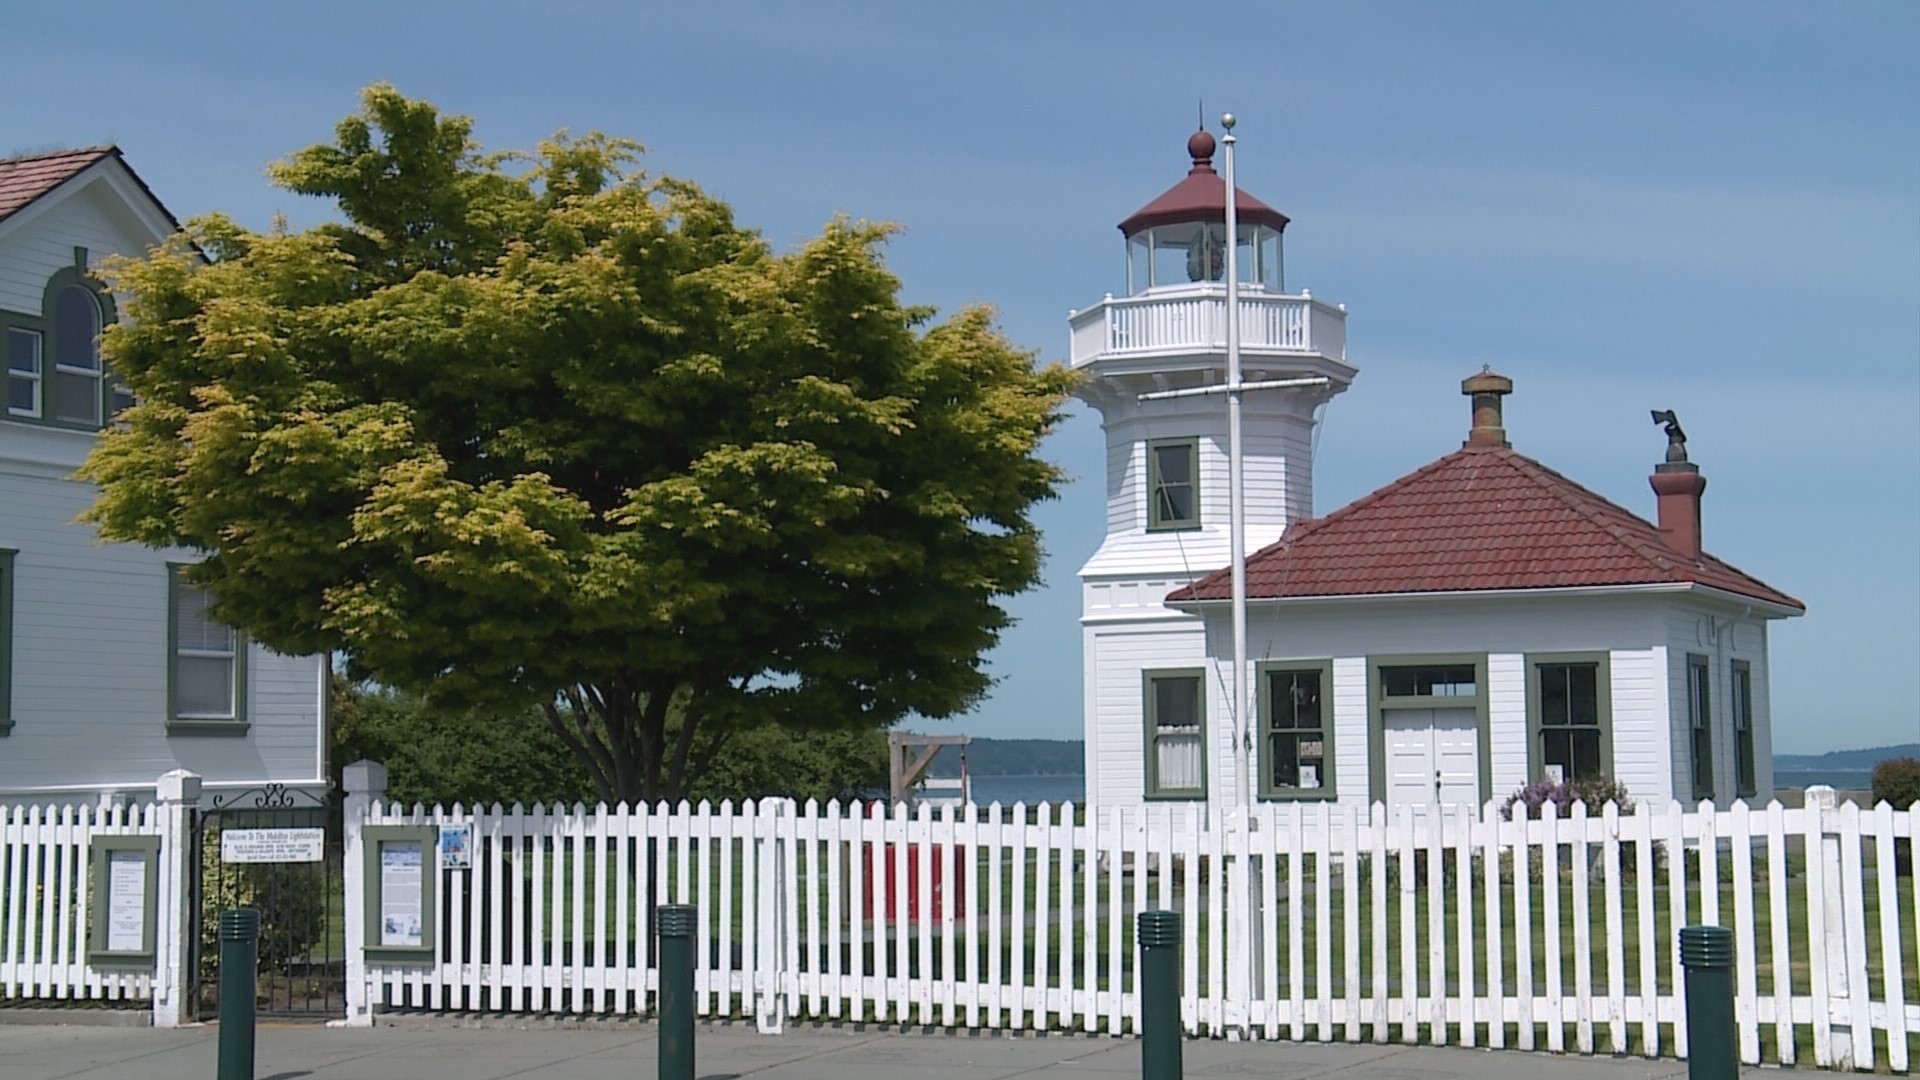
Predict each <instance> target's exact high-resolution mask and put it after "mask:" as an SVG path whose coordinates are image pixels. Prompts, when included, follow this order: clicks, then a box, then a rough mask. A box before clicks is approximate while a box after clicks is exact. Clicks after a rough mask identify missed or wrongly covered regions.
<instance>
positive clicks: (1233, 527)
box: [1220, 113, 1265, 1038]
mask: <svg viewBox="0 0 1920 1080" xmlns="http://www.w3.org/2000/svg"><path fill="white" fill-rule="evenodd" d="M1220 126H1221V127H1222V128H1224V129H1225V134H1224V135H1223V136H1222V138H1221V140H1220V141H1221V142H1223V143H1225V144H1226V166H1227V175H1226V183H1227V201H1226V212H1227V484H1228V487H1229V488H1230V489H1231V491H1230V497H1229V499H1228V511H1227V512H1228V514H1229V516H1230V524H1229V526H1228V528H1229V531H1230V533H1231V539H1230V545H1231V547H1232V559H1233V722H1234V733H1233V773H1234V794H1235V797H1236V802H1237V803H1238V805H1237V806H1236V807H1235V810H1234V811H1229V812H1228V814H1227V815H1226V817H1227V819H1228V821H1227V822H1225V823H1223V824H1227V827H1228V834H1229V835H1233V834H1235V833H1239V834H1240V835H1242V836H1245V835H1246V832H1247V831H1249V830H1251V829H1252V828H1253V770H1252V768H1251V767H1250V765H1249V763H1248V761H1247V758H1248V751H1249V749H1250V748H1251V746H1252V741H1251V740H1252V726H1251V710H1249V709H1248V708H1247V681H1248V680H1247V508H1246V478H1245V477H1244V476H1243V475H1242V470H1243V467H1244V465H1245V462H1244V461H1243V460H1242V459H1243V457H1244V454H1243V452H1242V449H1241V445H1240V402H1241V398H1242V397H1243V396H1244V392H1245V390H1246V385H1245V384H1244V383H1243V382H1241V380H1240V208H1239V203H1240V189H1239V188H1238V187H1236V186H1234V182H1233V145H1234V141H1235V140H1234V137H1233V114H1232V113H1227V114H1226V115H1225V116H1222V117H1221V118H1220ZM1235 811H1237V812H1235ZM1236 819H1237V820H1236ZM1246 850H1251V847H1249V848H1247V849H1246ZM1228 873H1229V874H1230V875H1231V877H1230V881H1231V892H1230V893H1229V900H1228V902H1229V904H1231V905H1232V909H1233V914H1232V916H1231V917H1229V919H1228V923H1229V924H1230V926H1231V928H1232V931H1233V940H1234V941H1236V942H1240V943H1241V944H1240V946H1239V947H1238V948H1236V949H1234V957H1233V965H1232V967H1231V969H1230V972H1229V976H1228V984H1229V985H1228V989H1229V991H1230V999H1231V1000H1232V1001H1233V1002H1235V1003H1237V1004H1238V1008H1237V1009H1236V1012H1237V1013H1238V1015H1235V1016H1231V1017H1229V1018H1228V1021H1227V1023H1228V1027H1229V1030H1230V1032H1231V1033H1232V1034H1233V1035H1238V1036H1239V1037H1240V1038H1252V1036H1253V1021H1252V1016H1251V1008H1250V1006H1251V1004H1252V1002H1253V994H1254V990H1253V983H1254V979H1255V978H1256V976H1257V971H1256V964H1258V963H1259V961H1257V960H1256V959H1255V956H1256V954H1257V953H1260V952H1262V951H1264V948H1265V944H1264V943H1263V942H1261V941H1260V940H1259V930H1258V929H1257V927H1259V926H1260V917H1259V915H1258V914H1257V913H1256V912H1255V910H1254V909H1255V907H1256V906H1257V903H1258V901H1257V900H1256V899H1255V897H1254V889H1253V867H1252V866H1250V865H1248V864H1247V862H1246V861H1244V860H1243V861H1241V862H1240V863H1239V864H1238V865H1235V866H1234V867H1233V868H1232V869H1231V870H1229V871H1228ZM1229 1037H1232V1035H1230V1036H1229Z"/></svg>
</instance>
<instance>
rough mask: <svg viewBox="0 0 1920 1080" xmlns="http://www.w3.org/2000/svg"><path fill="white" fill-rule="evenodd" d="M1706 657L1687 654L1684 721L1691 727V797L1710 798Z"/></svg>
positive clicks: (1710, 707)
mask: <svg viewBox="0 0 1920 1080" xmlns="http://www.w3.org/2000/svg"><path fill="white" fill-rule="evenodd" d="M1708 677H1709V671H1708V668H1707V658H1706V657H1704V656H1694V655H1691V654H1690V655H1688V657H1687V725H1688V727H1689V728H1690V729H1691V731H1692V738H1691V739H1689V740H1688V743H1689V746H1688V752H1689V755H1690V757H1691V759H1692V764H1693V797H1694V798H1696V799H1711V798H1713V695H1712V690H1711V688H1710V687H1709V686H1708Z"/></svg>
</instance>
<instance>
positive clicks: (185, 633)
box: [167, 566, 246, 730]
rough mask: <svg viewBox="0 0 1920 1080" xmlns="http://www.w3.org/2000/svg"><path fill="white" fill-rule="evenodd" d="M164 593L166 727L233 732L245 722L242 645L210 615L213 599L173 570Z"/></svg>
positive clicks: (234, 633) (233, 631)
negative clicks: (220, 728) (175, 724)
mask: <svg viewBox="0 0 1920 1080" xmlns="http://www.w3.org/2000/svg"><path fill="white" fill-rule="evenodd" d="M171 569H172V571H173V580H172V582H171V586H170V589H169V592H168V598H167V600H168V607H169V610H168V613H167V616H168V631H169V639H170V640H169V647H170V650H171V655H170V656H169V657H168V670H167V691H168V693H167V697H168V702H169V708H168V712H169V716H168V721H169V723H172V722H174V721H188V722H193V723H211V724H215V725H220V726H232V727H234V728H235V729H236V730H243V729H244V727H245V721H246V708H245V700H246V697H245V695H246V667H245V665H246V641H245V639H244V638H243V637H242V636H241V634H240V632H239V631H238V630H236V629H234V628H233V627H231V626H227V625H225V624H223V623H221V622H219V621H217V620H215V619H214V618H213V617H212V615H211V614H210V610H211V608H212V597H211V595H209V594H208V593H207V591H206V590H205V589H202V588H200V587H198V586H196V585H194V584H192V583H191V582H189V581H187V580H186V570H187V568H186V567H182V566H175V567H172V568H171Z"/></svg>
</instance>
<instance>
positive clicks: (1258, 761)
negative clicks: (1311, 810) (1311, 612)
mask: <svg viewBox="0 0 1920 1080" xmlns="http://www.w3.org/2000/svg"><path fill="white" fill-rule="evenodd" d="M1253 671H1254V675H1253V677H1254V680H1255V685H1256V686H1257V687H1258V688H1259V689H1258V694H1259V698H1258V705H1257V708H1258V711H1257V712H1256V713H1255V714H1254V715H1256V716H1257V717H1258V718H1259V723H1260V730H1259V732H1258V734H1257V735H1255V737H1254V748H1253V750H1254V768H1255V769H1257V770H1258V775H1257V776H1256V777H1255V780H1254V790H1255V791H1256V792H1257V793H1258V794H1259V796H1260V798H1261V799H1262V800H1263V801H1266V802H1326V801H1331V800H1332V799H1334V798H1337V797H1338V792H1337V789H1336V786H1335V783H1334V778H1335V775H1336V774H1335V772H1334V760H1335V755H1336V754H1338V753H1339V750H1340V748H1339V747H1338V746H1337V745H1336V744H1335V742H1334V730H1333V661H1332V660H1271V661H1262V662H1260V663H1257V664H1255V665H1254V668H1253ZM1293 671H1312V672H1317V673H1319V675H1320V737H1321V739H1322V740H1323V741H1324V742H1325V752H1324V754H1323V755H1322V757H1321V764H1320V770H1321V771H1320V786H1319V787H1317V788H1276V787H1274V786H1273V784H1272V778H1273V770H1272V768H1271V767H1270V766H1269V764H1268V762H1267V757H1268V754H1269V747H1270V746H1271V739H1270V738H1269V735H1270V732H1269V730H1268V718H1269V717H1271V716H1272V715H1273V691H1272V686H1271V684H1270V681H1269V680H1268V678H1267V676H1268V675H1269V674H1273V673H1277V672H1293Z"/></svg>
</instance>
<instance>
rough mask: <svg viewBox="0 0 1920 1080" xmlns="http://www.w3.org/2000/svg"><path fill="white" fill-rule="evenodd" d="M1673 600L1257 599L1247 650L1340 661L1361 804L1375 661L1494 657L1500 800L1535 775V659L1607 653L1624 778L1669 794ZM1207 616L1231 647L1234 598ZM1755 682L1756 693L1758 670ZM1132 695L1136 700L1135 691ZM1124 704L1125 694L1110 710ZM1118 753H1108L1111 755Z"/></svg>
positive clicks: (1339, 733) (1490, 674)
mask: <svg viewBox="0 0 1920 1080" xmlns="http://www.w3.org/2000/svg"><path fill="white" fill-rule="evenodd" d="M1667 603H1668V602H1667V601H1666V600H1665V599H1664V598H1661V597H1658V596H1566V595H1552V594H1539V595H1534V596H1525V597H1465V598H1452V597H1435V598H1430V599H1424V600H1391V601H1388V600H1382V601H1364V600H1359V601H1340V602H1329V603H1286V604H1255V605H1253V607H1252V609H1251V611H1250V612H1249V616H1248V642H1249V649H1248V652H1249V657H1250V659H1251V660H1252V661H1253V662H1255V663H1259V662H1266V661H1286V660H1302V661H1324V660H1328V659H1331V660H1332V661H1333V668H1334V686H1333V694H1334V700H1333V720H1334V735H1335V744H1334V746H1335V749H1334V756H1335V765H1334V768H1335V775H1336V778H1337V790H1338V792H1339V800H1340V802H1342V803H1345V804H1363V803H1366V802H1369V801H1372V800H1373V799H1374V798H1376V797H1378V794H1379V793H1376V792H1374V791H1372V790H1371V787H1370V779H1371V777H1370V764H1371V763H1370V761H1369V759H1368V753H1369V742H1370V740H1369V738H1368V733H1369V732H1370V731H1371V730H1372V727H1373V726H1374V725H1375V724H1376V721H1375V719H1374V718H1373V717H1371V716H1370V715H1369V714H1368V702H1367V669H1368V661H1369V658H1377V657H1391V656H1405V655H1430V654H1436V653H1470V654H1482V653H1484V654H1486V657H1487V684H1488V685H1487V687H1486V689H1485V693H1486V695H1487V702H1488V716H1487V723H1488V738H1489V743H1488V746H1489V756H1490V758H1491V770H1492V771H1491V773H1490V775H1489V781H1490V782H1489V785H1488V787H1489V790H1490V791H1491V793H1492V795H1493V797H1494V798H1496V799H1500V798H1504V797H1506V796H1507V795H1508V794H1510V793H1511V792H1513V791H1514V790H1515V789H1517V788H1519V787H1521V786H1523V785H1524V784H1525V783H1526V782H1527V775H1526V772H1527V749H1528V747H1527V718H1526V692H1527V691H1526V657H1527V655H1528V654H1538V653H1560V652H1603V653H1607V654H1608V656H1609V669H1610V682H1611V685H1612V704H1613V723H1614V728H1613V747H1614V762H1613V766H1612V769H1613V772H1614V775H1616V776H1617V777H1618V778H1619V779H1621V780H1622V781H1623V782H1625V783H1626V784H1627V787H1628V790H1629V792H1630V793H1631V794H1632V795H1633V796H1634V797H1635V798H1648V797H1651V798H1656V799H1660V798H1665V797H1666V792H1667V785H1668V784H1669V783H1670V781H1669V780H1668V778H1667V772H1666V769H1667V758H1668V756H1669V754H1670V751H1668V750H1667V749H1666V747H1665V737H1664V736H1663V733H1664V732H1666V731H1667V730H1668V727H1669V724H1668V711H1669V708H1670V704H1669V697H1668V695H1667V693H1666V689H1667V688H1666V685H1665V680H1664V679H1663V678H1662V677H1661V675H1660V663H1661V658H1660V651H1661V650H1662V649H1664V648H1665V646H1666V641H1665V637H1666V633H1667V628H1666V625H1665V622H1664V620H1663V615H1664V613H1665V610H1666V607H1667ZM1205 617H1206V620H1207V625H1208V628H1209V630H1210V631H1211V636H1212V641H1213V642H1214V643H1215V645H1214V649H1213V650H1212V651H1213V652H1214V653H1216V654H1219V653H1225V652H1226V651H1227V650H1228V649H1229V648H1230V643H1231V641H1232V638H1231V632H1230V628H1229V625H1228V618H1229V612H1228V611H1227V609H1226V607H1225V605H1220V606H1218V607H1209V608H1208V609H1207V612H1206V616H1205ZM1208 664H1209V666H1210V667H1211V668H1212V669H1213V671H1214V676H1213V678H1212V679H1210V680H1209V683H1210V686H1212V687H1213V688H1214V690H1213V693H1214V694H1215V697H1216V699H1217V700H1216V702H1214V703H1210V706H1209V708H1210V709H1211V712H1210V717H1211V716H1212V715H1218V716H1221V717H1223V718H1225V717H1229V716H1231V710H1230V708H1229V704H1230V703H1229V701H1228V698H1229V696H1230V692H1229V691H1228V690H1226V689H1223V688H1225V687H1228V686H1230V685H1231V684H1230V676H1231V671H1232V664H1231V661H1230V659H1225V658H1219V657H1210V658H1209V660H1208ZM1103 674H1104V673H1103ZM1755 685H1756V689H1755V695H1756V698H1757V697H1758V694H1759V689H1758V686H1759V682H1758V668H1757V667H1756V684H1755ZM1134 696H1135V697H1136V698H1137V697H1138V690H1137V688H1136V690H1135V691H1134ZM1682 704H1683V705H1684V702H1683V703H1682ZM1119 707H1120V702H1119V700H1118V699H1117V698H1115V699H1114V700H1113V701H1112V702H1111V703H1110V705H1109V708H1112V709H1115V710H1117V709H1118V708H1119ZM1131 707H1132V709H1133V713H1134V717H1135V722H1136V724H1137V723H1138V722H1139V716H1140V709H1141V703H1140V702H1139V701H1137V700H1135V701H1133V702H1132V703H1131ZM1256 707H1257V706H1256ZM1225 723H1226V721H1225V720H1224V719H1223V721H1222V724H1223V725H1224V724H1225ZM1115 730H1116V731H1117V727H1116V729H1115ZM1138 741H1139V740H1138V739H1137V738H1136V740H1135V742H1136V743H1137V742H1138ZM1215 746H1216V750H1217V753H1218V756H1217V758H1216V759H1215V760H1214V761H1212V762H1210V763H1209V770H1210V772H1209V777H1210V789H1212V788H1215V787H1217V790H1218V792H1219V795H1218V796H1217V798H1220V799H1224V800H1227V801H1228V802H1229V803H1230V802H1231V800H1232V798H1233V789H1232V778H1233V775H1234V773H1233V769H1234V764H1233V745H1232V742H1231V740H1230V739H1229V740H1225V741H1216V742H1215ZM1115 752H1116V751H1115V750H1113V749H1112V748H1111V747H1108V748H1103V756H1104V757H1111V756H1113V754H1114V753H1115ZM1134 752H1135V753H1138V752H1139V751H1138V749H1137V748H1136V749H1135V751H1134Z"/></svg>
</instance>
